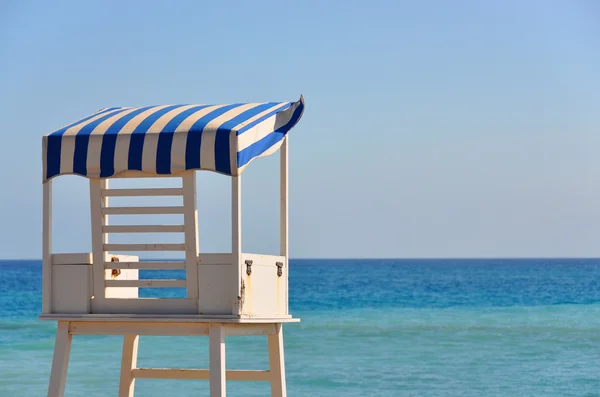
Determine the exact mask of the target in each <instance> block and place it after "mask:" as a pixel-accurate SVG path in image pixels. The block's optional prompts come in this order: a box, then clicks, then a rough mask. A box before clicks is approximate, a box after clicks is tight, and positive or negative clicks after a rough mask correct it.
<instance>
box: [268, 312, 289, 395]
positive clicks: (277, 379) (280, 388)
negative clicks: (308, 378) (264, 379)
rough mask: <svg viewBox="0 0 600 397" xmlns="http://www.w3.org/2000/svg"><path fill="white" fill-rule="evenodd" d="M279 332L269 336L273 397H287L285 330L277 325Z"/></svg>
mask: <svg viewBox="0 0 600 397" xmlns="http://www.w3.org/2000/svg"><path fill="white" fill-rule="evenodd" d="M276 329H277V332H276V333H275V334H273V335H269V364H270V375H271V397H286V396H287V391H286V386H285V360H284V357H283V328H282V326H281V324H276Z"/></svg>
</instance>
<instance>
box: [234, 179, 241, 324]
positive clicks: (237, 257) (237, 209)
mask: <svg viewBox="0 0 600 397" xmlns="http://www.w3.org/2000/svg"><path fill="white" fill-rule="evenodd" d="M231 255H232V261H233V263H232V265H233V266H234V268H235V270H234V272H233V273H234V275H235V278H236V282H234V283H233V285H235V286H236V290H235V295H234V296H235V297H237V299H236V300H235V303H234V305H233V314H235V315H238V316H239V315H241V314H242V303H243V299H244V297H243V296H242V295H241V294H242V274H243V273H242V177H241V176H239V175H238V176H233V177H231Z"/></svg>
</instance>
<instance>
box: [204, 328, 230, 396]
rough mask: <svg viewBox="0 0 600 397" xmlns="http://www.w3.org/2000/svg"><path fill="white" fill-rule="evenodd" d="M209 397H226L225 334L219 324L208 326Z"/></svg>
mask: <svg viewBox="0 0 600 397" xmlns="http://www.w3.org/2000/svg"><path fill="white" fill-rule="evenodd" d="M208 333H209V336H208V338H209V367H210V397H225V396H226V395H227V385H226V380H227V378H226V373H225V332H224V328H223V326H222V325H221V324H211V325H210V326H209V331H208Z"/></svg>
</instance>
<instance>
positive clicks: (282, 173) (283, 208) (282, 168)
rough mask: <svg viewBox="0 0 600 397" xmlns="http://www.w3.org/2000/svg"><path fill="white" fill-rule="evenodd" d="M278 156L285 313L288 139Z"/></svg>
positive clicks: (286, 289)
mask: <svg viewBox="0 0 600 397" xmlns="http://www.w3.org/2000/svg"><path fill="white" fill-rule="evenodd" d="M279 150H280V154H279V255H281V256H283V257H285V263H284V265H285V271H284V272H283V274H284V277H285V313H284V314H286V315H287V314H289V309H288V274H289V238H288V230H289V229H288V227H289V226H288V225H289V223H288V222H289V212H288V203H289V201H288V200H289V198H288V164H289V162H288V138H287V137H284V138H283V142H282V144H281V148H280V149H279Z"/></svg>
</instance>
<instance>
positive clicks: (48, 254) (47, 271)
mask: <svg viewBox="0 0 600 397" xmlns="http://www.w3.org/2000/svg"><path fill="white" fill-rule="evenodd" d="M43 200H44V201H43V208H42V217H43V219H42V231H43V236H42V313H44V314H49V313H50V311H51V308H52V305H51V301H50V300H51V296H52V292H51V289H52V180H49V181H46V183H44V187H43Z"/></svg>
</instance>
